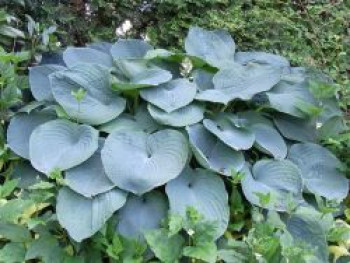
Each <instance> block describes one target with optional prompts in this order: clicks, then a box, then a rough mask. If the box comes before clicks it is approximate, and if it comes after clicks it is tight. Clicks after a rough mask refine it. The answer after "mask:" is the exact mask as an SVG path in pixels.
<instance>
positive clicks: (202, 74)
mask: <svg viewBox="0 0 350 263" xmlns="http://www.w3.org/2000/svg"><path fill="white" fill-rule="evenodd" d="M213 77H214V73H210V72H208V71H205V70H203V69H196V70H194V71H193V81H194V83H196V85H197V87H198V90H199V91H204V90H211V89H214V83H213Z"/></svg>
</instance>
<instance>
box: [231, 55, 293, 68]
mask: <svg viewBox="0 0 350 263" xmlns="http://www.w3.org/2000/svg"><path fill="white" fill-rule="evenodd" d="M235 61H236V62H237V63H240V64H243V65H247V64H248V63H251V62H253V63H258V64H262V65H271V66H275V67H281V68H283V67H290V63H289V61H288V59H286V58H285V57H282V56H279V55H275V54H271V53H266V52H256V51H253V52H236V54H235Z"/></svg>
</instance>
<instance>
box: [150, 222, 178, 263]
mask: <svg viewBox="0 0 350 263" xmlns="http://www.w3.org/2000/svg"><path fill="white" fill-rule="evenodd" d="M145 238H146V240H147V243H148V245H149V246H150V248H151V249H152V251H153V253H154V254H155V256H156V257H157V258H158V259H159V260H161V261H162V262H165V263H173V262H177V261H178V260H179V259H180V258H181V255H182V248H183V246H184V244H185V240H184V238H183V237H182V236H180V235H173V236H168V232H167V231H166V230H165V229H157V230H153V231H149V232H146V234H145Z"/></svg>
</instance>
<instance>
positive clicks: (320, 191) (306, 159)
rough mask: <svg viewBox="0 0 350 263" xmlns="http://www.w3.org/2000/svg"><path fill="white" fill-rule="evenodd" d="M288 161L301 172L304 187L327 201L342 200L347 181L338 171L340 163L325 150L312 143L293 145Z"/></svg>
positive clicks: (347, 187)
mask: <svg viewBox="0 0 350 263" xmlns="http://www.w3.org/2000/svg"><path fill="white" fill-rule="evenodd" d="M288 159H290V160H291V161H292V162H294V163H295V164H296V165H297V166H298V167H299V169H300V170H301V175H302V177H303V180H304V182H305V187H306V189H307V190H308V191H310V192H311V193H314V194H317V195H320V196H323V197H325V198H327V199H330V200H332V199H337V200H342V199H344V198H345V197H346V196H347V194H348V192H349V180H348V179H346V177H345V176H344V175H343V174H342V173H341V172H340V171H339V169H340V167H341V162H340V161H339V160H338V159H337V158H336V157H335V156H334V155H333V154H332V153H331V152H330V151H329V150H327V149H326V148H324V147H322V146H320V145H317V144H313V143H300V144H294V145H293V146H292V147H291V148H290V151H289V155H288Z"/></svg>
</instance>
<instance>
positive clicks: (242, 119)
mask: <svg viewBox="0 0 350 263" xmlns="http://www.w3.org/2000/svg"><path fill="white" fill-rule="evenodd" d="M236 119H237V120H236V123H238V124H240V125H241V126H243V127H247V128H249V129H250V130H252V131H253V132H254V134H255V146H256V147H257V148H258V149H260V150H261V151H263V152H265V153H267V154H270V155H272V156H273V157H274V158H276V159H284V158H285V157H286V155H287V145H286V143H285V141H284V140H283V138H282V136H281V135H280V134H279V132H278V131H277V130H276V129H275V127H274V126H273V122H272V121H270V120H269V119H268V118H267V117H265V116H264V115H263V114H261V113H259V112H254V111H245V112H239V113H237V115H236Z"/></svg>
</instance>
